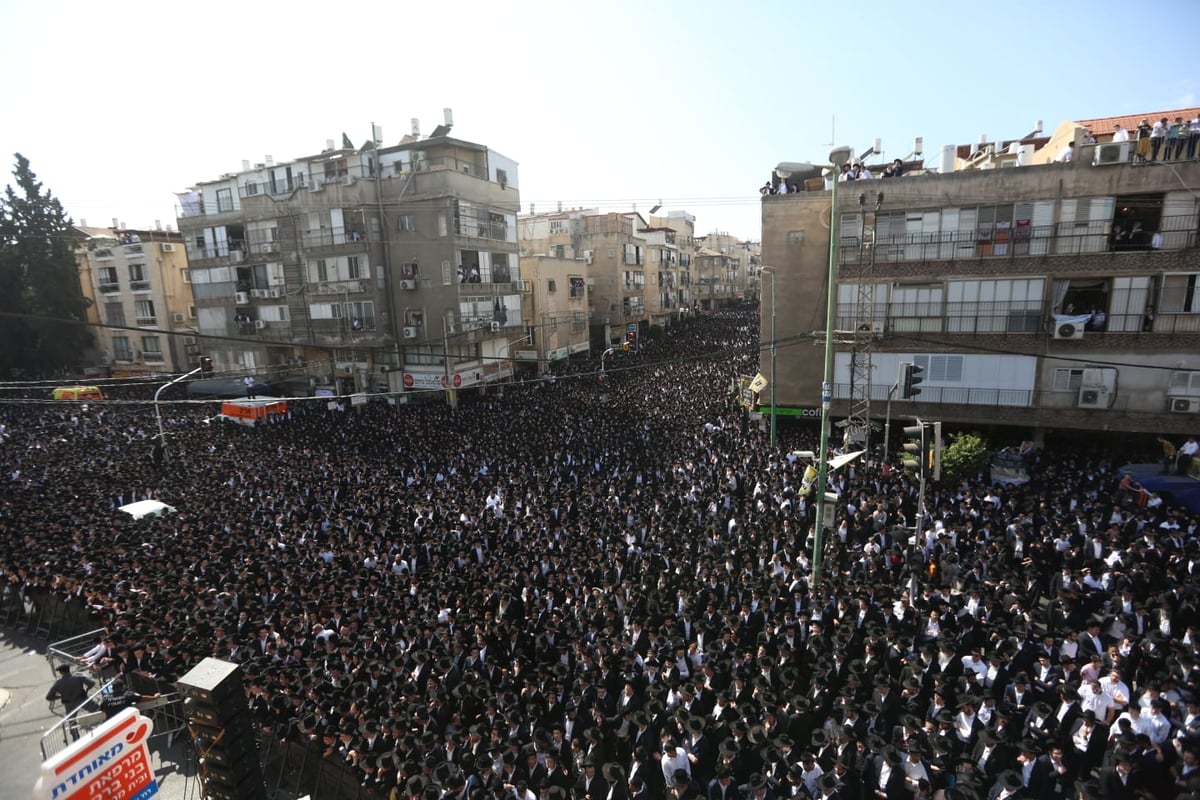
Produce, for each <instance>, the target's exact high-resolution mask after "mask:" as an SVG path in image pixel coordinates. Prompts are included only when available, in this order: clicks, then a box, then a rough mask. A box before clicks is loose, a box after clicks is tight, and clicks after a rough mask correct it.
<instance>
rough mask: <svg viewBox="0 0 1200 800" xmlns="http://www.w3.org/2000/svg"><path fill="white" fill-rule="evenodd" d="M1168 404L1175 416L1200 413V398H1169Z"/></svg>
mask: <svg viewBox="0 0 1200 800" xmlns="http://www.w3.org/2000/svg"><path fill="white" fill-rule="evenodd" d="M1167 404H1168V405H1169V406H1170V408H1171V411H1172V413H1175V414H1195V413H1196V412H1197V411H1200V397H1168V398H1167Z"/></svg>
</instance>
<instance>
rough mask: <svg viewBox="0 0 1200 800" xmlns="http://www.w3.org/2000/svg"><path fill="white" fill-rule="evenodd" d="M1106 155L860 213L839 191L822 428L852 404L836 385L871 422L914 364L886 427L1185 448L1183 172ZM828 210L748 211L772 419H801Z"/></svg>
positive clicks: (1192, 242) (1187, 375) (1197, 363)
mask: <svg viewBox="0 0 1200 800" xmlns="http://www.w3.org/2000/svg"><path fill="white" fill-rule="evenodd" d="M1109 146H1110V145H1108V144H1105V143H1100V144H1089V143H1086V142H1081V144H1080V146H1079V147H1077V148H1076V150H1077V152H1076V154H1075V158H1074V160H1073V161H1072V162H1070V163H1049V164H1032V163H1031V165H1029V166H1017V165H1016V162H1015V161H1014V162H1013V168H1007V169H983V170H973V171H960V172H952V173H949V174H934V173H927V174H907V175H905V176H903V177H901V178H899V179H894V180H886V181H877V182H872V183H871V184H870V188H871V189H872V192H874V191H876V190H878V191H882V192H883V201H882V202H881V203H880V204H879V208H878V209H877V210H876V209H875V208H874V207H873V205H868V206H867V207H861V206H860V203H859V194H860V192H859V191H857V190H858V189H859V188H861V187H858V186H854V185H853V184H850V187H851V188H854V189H855V191H848V190H846V187H847V184H840V185H839V189H841V191H839V192H838V197H837V208H836V209H834V210H833V213H834V216H833V218H834V219H835V220H836V222H837V225H838V229H839V232H838V246H837V250H836V262H837V280H838V284H837V289H836V296H837V309H836V324H835V328H836V330H837V333H836V334H835V365H834V375H833V381H832V383H833V396H834V406H833V408H834V414H835V415H839V414H842V415H844V414H846V413H847V411H848V406H849V399H850V398H851V397H857V396H859V395H860V394H861V392H858V393H856V392H855V388H856V387H855V386H853V385H852V376H855V375H869V376H870V378H869V388H868V391H869V395H870V397H871V398H872V400H873V401H875V402H876V405H875V407H874V410H873V411H872V416H873V417H875V418H877V419H881V418H882V417H883V403H884V401H886V399H887V398H888V395H889V391H890V390H892V388H893V386H894V385H895V383H896V381H897V376H898V374H899V370H900V364H901V363H904V362H913V363H916V364H917V365H919V366H921V367H923V368H924V373H923V375H922V377H923V379H924V383H923V384H922V386H921V387H920V388H921V393H920V395H919V396H918V397H916V398H915V399H914V400H912V401H904V400H899V401H896V402H893V403H892V414H893V416H914V415H916V416H921V417H923V418H927V419H937V420H946V421H949V422H955V423H963V424H1000V425H1012V426H1019V427H1021V428H1026V429H1031V430H1032V432H1033V434H1034V435H1037V434H1038V432H1044V431H1046V430H1049V429H1055V428H1058V429H1077V430H1095V431H1128V432H1146V433H1175V434H1178V433H1184V432H1187V431H1194V430H1195V428H1196V426H1197V425H1198V424H1200V359H1198V358H1197V355H1196V354H1197V353H1200V251H1198V250H1197V225H1198V218H1197V214H1198V205H1197V197H1198V193H1197V191H1196V188H1195V187H1197V186H1198V185H1200V163H1197V162H1194V161H1192V162H1177V163H1171V164H1168V163H1147V164H1134V163H1130V162H1129V161H1126V160H1122V159H1113V158H1109V157H1108V156H1109V154H1108V153H1107V152H1105V151H1103V148H1105V147H1109ZM830 195H831V193H830V191H829V190H827V189H826V190H823V191H822V190H817V191H800V192H798V193H795V194H787V195H779V196H767V197H764V199H763V207H762V209H763V251H762V260H763V264H764V265H766V266H768V267H773V268H775V269H776V270H777V277H778V284H777V289H778V292H779V297H778V298H772V297H770V296H769V295H770V294H771V292H770V290H769V288H766V287H764V291H763V303H764V304H768V303H772V302H775V303H777V308H778V309H779V314H778V318H777V336H778V341H779V342H780V344H779V355H778V362H777V365H776V370H777V385H776V394H777V397H778V403H779V405H780V406H781V407H792V408H795V409H797V410H798V411H799V413H801V414H804V413H806V412H807V413H808V414H811V415H814V416H815V413H814V412H815V409H818V408H819V406H820V400H821V383H822V377H823V364H822V355H823V354H822V348H820V347H814V346H813V344H814V341H816V342H819V341H821V339H822V337H823V335H824V330H825V311H826V303H825V297H826V287H827V285H828V284H827V283H826V281H827V278H828V275H829V272H830V269H829V261H830V247H829V244H830V241H829V240H830V233H829V231H830V226H829V221H830V218H831V216H830V211H831V209H830V204H831V196H830ZM872 196H873V195H872ZM765 307H766V306H765V305H764V308H765ZM763 320H764V322H763V325H764V330H763V341H768V340H769V333H768V331H767V330H766V329H765V326H766V325H767V324H769V323H768V320H769V315H768V314H764V315H763ZM864 340H869V346H864V344H863V343H864ZM863 359H868V363H866V364H864V363H863ZM765 369H766V360H765V358H764V372H765ZM860 380H866V379H865V378H863V379H860ZM858 388H859V389H861V388H862V387H858Z"/></svg>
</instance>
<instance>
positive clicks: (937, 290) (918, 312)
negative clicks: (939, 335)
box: [888, 285, 942, 333]
mask: <svg viewBox="0 0 1200 800" xmlns="http://www.w3.org/2000/svg"><path fill="white" fill-rule="evenodd" d="M888 319H889V320H890V322H891V328H892V330H893V331H895V332H897V333H901V332H903V333H913V332H937V331H940V330H941V328H942V287H941V286H900V285H897V286H893V287H892V297H891V302H890V303H889V304H888Z"/></svg>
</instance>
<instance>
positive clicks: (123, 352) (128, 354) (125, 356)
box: [112, 336, 133, 361]
mask: <svg viewBox="0 0 1200 800" xmlns="http://www.w3.org/2000/svg"><path fill="white" fill-rule="evenodd" d="M112 344H113V358H114V359H116V360H117V361H133V348H132V347H131V346H130V344H129V337H128V336H114V337H113V340H112Z"/></svg>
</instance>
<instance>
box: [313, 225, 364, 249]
mask: <svg viewBox="0 0 1200 800" xmlns="http://www.w3.org/2000/svg"><path fill="white" fill-rule="evenodd" d="M303 239H304V244H305V245H306V246H307V247H328V246H331V245H338V244H358V243H360V242H366V241H367V235H366V234H365V233H364V232H362V231H357V230H353V229H349V228H323V229H321V230H319V231H307V232H306V233H305V234H304V236H303Z"/></svg>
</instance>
